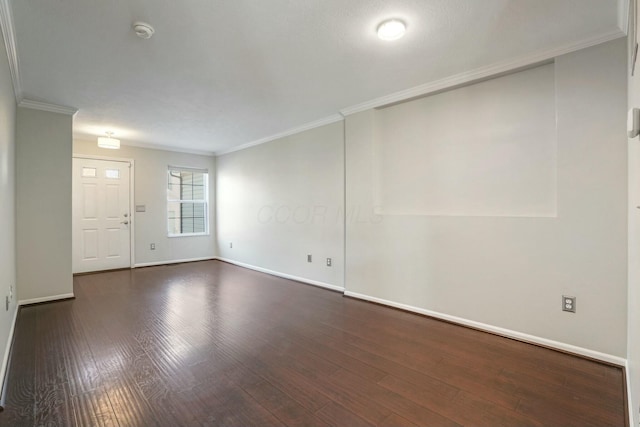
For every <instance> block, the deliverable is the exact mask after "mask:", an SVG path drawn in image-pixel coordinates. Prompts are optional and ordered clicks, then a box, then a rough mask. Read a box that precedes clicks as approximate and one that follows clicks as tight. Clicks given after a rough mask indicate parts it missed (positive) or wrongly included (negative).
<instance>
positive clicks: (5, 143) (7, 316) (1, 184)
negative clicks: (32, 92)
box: [0, 33, 17, 387]
mask: <svg viewBox="0 0 640 427" xmlns="http://www.w3.org/2000/svg"><path fill="white" fill-rule="evenodd" d="M0 46H2V47H1V48H0V200H1V201H2V202H1V203H0V224H2V225H1V227H2V231H1V232H0V357H2V361H1V363H2V365H1V367H0V387H1V386H2V381H3V379H4V373H5V369H6V363H7V355H8V350H9V345H10V342H9V340H10V332H11V325H12V322H13V319H14V316H15V314H16V310H17V304H16V302H17V298H16V293H15V292H16V291H15V289H16V229H15V209H16V193H15V185H16V180H15V159H16V155H15V150H16V134H15V132H16V101H15V96H14V94H13V83H12V82H11V74H10V72H9V63H8V61H7V53H6V50H5V48H4V46H5V44H4V41H3V39H2V34H1V33H0ZM11 286H13V288H14V296H13V299H12V301H11V303H10V305H9V310H5V297H6V296H7V295H9V291H10V287H11Z"/></svg>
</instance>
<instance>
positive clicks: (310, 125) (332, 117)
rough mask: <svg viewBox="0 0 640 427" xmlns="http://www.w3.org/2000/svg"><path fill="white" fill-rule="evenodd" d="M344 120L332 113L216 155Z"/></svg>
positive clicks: (218, 152) (217, 152)
mask: <svg viewBox="0 0 640 427" xmlns="http://www.w3.org/2000/svg"><path fill="white" fill-rule="evenodd" d="M342 120H344V118H343V117H342V115H340V114H332V115H330V116H328V117H325V118H323V119H320V120H316V121H313V122H309V123H305V124H303V125H301V126H298V127H295V128H292V129H289V130H285V131H284V132H280V133H277V134H275V135H271V136H267V137H265V138H260V139H258V140H256V141H253V142H248V143H246V144H242V145H238V146H236V147H233V148H229V149H227V150H222V151H216V152H215V155H216V156H222V155H225V154H229V153H233V152H235V151H240V150H245V149H247V148H251V147H255V146H256V145H260V144H264V143H267V142H271V141H275V140H276V139H280V138H284V137H285V136H290V135H295V134H297V133H301V132H304V131H307V130H311V129H315V128H319V127H321V126H325V125H329V124H331V123H336V122H339V121H342Z"/></svg>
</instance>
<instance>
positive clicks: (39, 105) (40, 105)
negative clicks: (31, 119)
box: [18, 99, 78, 116]
mask: <svg viewBox="0 0 640 427" xmlns="http://www.w3.org/2000/svg"><path fill="white" fill-rule="evenodd" d="M18 107H22V108H29V109H31V110H40V111H48V112H50V113H59V114H67V115H69V116H73V115H75V114H76V113H77V112H78V109H77V108H73V107H67V106H64V105H56V104H49V103H47V102H40V101H33V100H31V99H23V100H22V101H20V102H19V103H18Z"/></svg>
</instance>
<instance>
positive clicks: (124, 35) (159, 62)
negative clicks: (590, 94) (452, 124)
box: [9, 0, 625, 152]
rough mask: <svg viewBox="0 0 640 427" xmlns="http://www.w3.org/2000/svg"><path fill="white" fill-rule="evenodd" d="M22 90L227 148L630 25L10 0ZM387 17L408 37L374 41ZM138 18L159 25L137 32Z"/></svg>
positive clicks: (110, 121) (543, 8)
mask: <svg viewBox="0 0 640 427" xmlns="http://www.w3.org/2000/svg"><path fill="white" fill-rule="evenodd" d="M9 3H10V6H11V10H12V13H13V26H14V32H15V40H16V48H17V56H18V64H19V68H18V69H19V84H20V87H21V94H20V96H21V97H24V98H27V99H31V100H37V101H43V102H48V103H52V104H57V105H65V106H72V107H75V108H78V109H79V112H78V114H77V115H76V117H75V120H74V134H75V135H76V136H77V137H88V136H90V137H91V138H92V139H93V138H95V136H97V135H101V134H103V133H104V131H106V130H112V131H114V132H115V135H116V137H119V138H120V139H121V140H122V142H123V143H125V144H126V143H131V144H143V145H144V144H150V145H157V146H164V147H174V148H177V149H181V150H199V151H205V152H221V151H226V150H229V149H232V148H234V147H237V146H240V145H243V144H247V143H251V142H252V141H256V140H261V139H264V138H266V137H269V136H271V135H276V134H279V133H282V132H285V131H287V130H289V129H292V128H298V127H301V126H304V125H306V124H308V123H310V122H315V121H318V120H320V121H321V120H323V119H326V118H329V119H330V118H331V117H335V115H336V114H337V113H338V112H339V111H341V110H344V109H345V108H348V107H350V106H354V105H358V104H361V103H364V102H367V101H370V100H372V99H376V98H379V97H383V96H386V95H389V94H392V93H395V92H398V91H403V90H407V89H410V88H412V87H415V86H418V85H423V84H425V83H429V82H433V81H436V80H440V79H443V78H446V77H448V76H452V75H456V74H459V73H463V72H467V71H469V70H475V69H478V68H482V67H487V66H490V65H492V64H498V63H504V62H505V61H509V60H512V59H513V58H521V57H526V56H530V55H533V56H531V57H532V58H533V57H535V54H538V53H540V52H544V51H549V50H553V49H557V48H559V47H566V46H569V47H570V46H574V45H575V46H578V45H580V44H581V43H582V44H584V43H585V40H587V41H588V40H601V39H603V40H604V39H611V38H615V37H616V36H622V35H623V33H622V31H621V30H620V22H621V21H622V19H623V16H624V14H622V13H621V11H622V8H623V7H624V4H625V1H624V0H619V1H618V2H616V1H614V0H229V1H222V0H180V1H175V0H108V1H105V0H55V1H52V0H29V1H26V0H10V2H9ZM390 17H396V18H401V19H402V20H404V21H405V22H406V23H407V24H408V31H407V34H406V36H405V37H404V38H402V39H400V40H398V41H395V42H383V41H381V40H378V39H377V37H376V34H375V29H376V26H377V24H378V23H379V22H380V21H382V20H384V19H386V18H390ZM136 20H142V21H146V22H148V23H150V24H151V25H153V26H154V28H155V30H156V33H155V35H154V36H153V38H151V39H150V40H142V39H139V38H137V37H136V36H135V35H134V33H133V30H132V28H131V24H132V23H133V22H134V21H136Z"/></svg>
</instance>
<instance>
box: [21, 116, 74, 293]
mask: <svg viewBox="0 0 640 427" xmlns="http://www.w3.org/2000/svg"><path fill="white" fill-rule="evenodd" d="M71 132H72V117H71V116H70V115H66V114H59V113H51V112H46V111H38V110H31V109H28V108H22V107H20V108H18V115H17V121H16V141H17V148H16V185H17V187H16V206H17V209H16V218H17V221H16V239H17V245H16V248H17V262H18V265H17V280H18V283H19V290H18V297H19V299H20V301H32V300H39V299H43V298H45V299H46V298H52V297H58V296H71V295H72V294H73V277H72V274H71Z"/></svg>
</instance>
